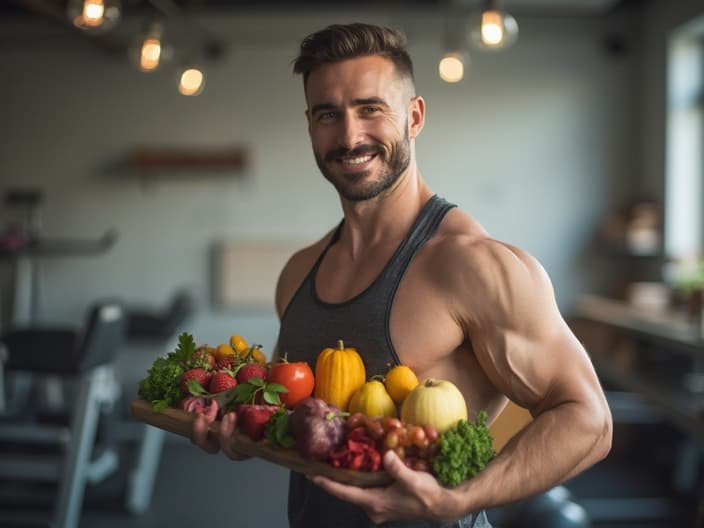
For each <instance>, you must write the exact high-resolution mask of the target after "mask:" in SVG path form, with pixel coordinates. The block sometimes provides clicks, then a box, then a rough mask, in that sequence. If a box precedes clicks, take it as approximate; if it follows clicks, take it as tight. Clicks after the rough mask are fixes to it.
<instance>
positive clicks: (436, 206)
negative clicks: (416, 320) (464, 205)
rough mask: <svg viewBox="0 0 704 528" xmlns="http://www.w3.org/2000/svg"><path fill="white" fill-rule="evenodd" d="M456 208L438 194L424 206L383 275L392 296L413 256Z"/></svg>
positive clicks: (384, 282) (383, 282)
mask: <svg viewBox="0 0 704 528" xmlns="http://www.w3.org/2000/svg"><path fill="white" fill-rule="evenodd" d="M454 207H457V206H456V205H455V204H452V203H450V202H448V201H446V200H445V199H444V198H441V197H440V196H438V195H437V194H434V195H433V196H432V197H431V198H430V200H428V201H427V202H426V204H425V205H424V206H423V208H422V209H421V211H420V213H419V214H418V217H417V218H416V221H415V223H414V224H413V227H411V230H410V231H409V232H408V235H406V238H405V239H404V240H403V242H401V245H400V246H399V247H398V249H397V250H396V253H395V254H394V256H393V257H392V259H391V260H390V261H389V263H388V264H387V266H386V268H385V269H384V271H383V273H382V275H384V278H385V279H387V280H384V281H381V283H382V284H386V285H389V286H392V287H393V290H392V296H393V293H395V291H396V289H397V288H398V285H399V282H401V277H403V274H404V273H405V271H406V268H407V267H408V265H409V264H410V262H411V260H412V259H413V256H414V255H415V254H416V253H417V252H418V250H419V249H420V248H421V247H422V246H423V244H425V243H426V242H427V241H428V240H429V239H430V238H432V236H433V235H434V234H435V231H437V229H438V226H439V225H440V222H442V220H443V218H445V215H446V214H447V212H448V211H449V210H450V209H452V208H454Z"/></svg>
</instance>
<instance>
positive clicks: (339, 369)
mask: <svg viewBox="0 0 704 528" xmlns="http://www.w3.org/2000/svg"><path fill="white" fill-rule="evenodd" d="M366 379H367V373H366V370H365V369H364V362H363V361H362V356H360V355H359V353H358V352H357V350H356V349H354V348H346V347H345V345H344V343H343V342H342V340H340V341H338V342H337V348H326V349H324V350H322V351H321V352H320V354H318V357H317V359H316V361H315V390H314V392H313V395H314V396H315V397H316V398H320V399H321V400H324V401H326V402H327V403H332V404H334V405H336V406H337V407H339V408H340V410H342V411H346V410H347V407H348V405H349V401H350V398H351V397H352V395H353V394H354V393H355V391H357V389H359V388H360V387H361V386H362V385H364V382H365V381H366Z"/></svg>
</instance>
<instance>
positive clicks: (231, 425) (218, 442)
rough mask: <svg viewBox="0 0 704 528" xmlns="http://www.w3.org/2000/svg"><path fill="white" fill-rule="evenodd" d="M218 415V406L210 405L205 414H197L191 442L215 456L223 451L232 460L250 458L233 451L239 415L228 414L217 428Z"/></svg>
mask: <svg viewBox="0 0 704 528" xmlns="http://www.w3.org/2000/svg"><path fill="white" fill-rule="evenodd" d="M217 413H218V407H217V405H210V406H209V407H208V409H207V410H206V411H205V412H198V413H196V417H195V419H194V420H193V436H192V438H191V442H193V443H194V444H195V445H197V446H198V447H200V448H201V449H203V450H204V451H206V452H207V453H211V454H214V453H217V452H218V451H221V450H222V452H223V453H225V455H226V456H227V457H228V458H231V459H232V460H245V459H247V458H249V457H247V456H246V455H242V454H240V453H238V452H237V451H235V450H234V449H232V435H233V434H234V432H235V425H236V424H237V415H236V414H235V413H234V412H230V413H227V414H226V415H224V416H223V417H222V420H221V421H220V426H219V427H217V428H216V427H215V418H216V417H217Z"/></svg>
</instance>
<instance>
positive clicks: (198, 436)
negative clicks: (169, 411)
mask: <svg viewBox="0 0 704 528" xmlns="http://www.w3.org/2000/svg"><path fill="white" fill-rule="evenodd" d="M211 422H212V420H210V419H209V418H208V417H207V416H206V415H203V414H202V413H196V416H195V418H194V419H193V432H192V437H191V442H193V443H194V444H195V445H197V446H198V447H200V448H201V449H202V450H203V451H206V452H208V453H211V454H212V453H217V452H218V451H220V443H219V442H217V441H216V440H215V439H214V438H211V437H210V436H209V435H208V428H209V426H210V423H211Z"/></svg>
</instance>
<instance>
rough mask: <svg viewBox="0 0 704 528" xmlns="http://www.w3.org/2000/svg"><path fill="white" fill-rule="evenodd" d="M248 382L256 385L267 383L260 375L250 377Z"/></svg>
mask: <svg viewBox="0 0 704 528" xmlns="http://www.w3.org/2000/svg"><path fill="white" fill-rule="evenodd" d="M247 383H249V384H250V385H254V386H256V387H263V386H264V385H265V384H266V382H265V381H264V380H263V379H262V378H260V377H258V376H254V377H252V378H249V379H248V380H247Z"/></svg>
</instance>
